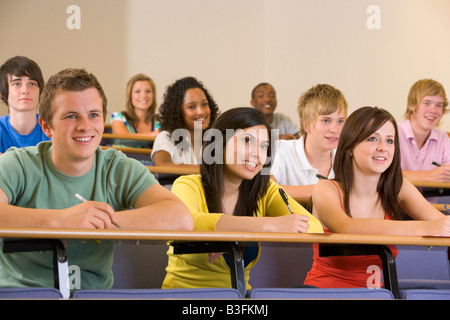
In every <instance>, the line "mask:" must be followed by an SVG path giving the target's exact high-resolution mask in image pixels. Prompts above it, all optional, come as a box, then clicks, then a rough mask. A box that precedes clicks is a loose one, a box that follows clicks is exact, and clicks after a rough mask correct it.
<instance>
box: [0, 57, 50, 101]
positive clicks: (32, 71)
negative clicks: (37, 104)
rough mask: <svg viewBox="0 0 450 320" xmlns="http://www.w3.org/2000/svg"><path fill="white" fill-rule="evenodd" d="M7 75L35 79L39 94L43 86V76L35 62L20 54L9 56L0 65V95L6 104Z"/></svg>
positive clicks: (7, 93)
mask: <svg viewBox="0 0 450 320" xmlns="http://www.w3.org/2000/svg"><path fill="white" fill-rule="evenodd" d="M9 76H16V77H29V78H30V79H32V80H35V81H36V82H37V83H38V87H39V94H40V93H41V92H42V89H43V88H44V77H43V76H42V72H41V68H39V66H38V64H37V63H36V62H34V61H33V60H31V59H29V58H27V57H22V56H16V57H13V58H10V59H8V60H7V61H6V62H5V63H4V64H3V65H2V66H1V67H0V97H1V99H2V101H3V102H4V103H5V104H6V105H7V106H8V95H9V89H8V88H9V84H8V78H9Z"/></svg>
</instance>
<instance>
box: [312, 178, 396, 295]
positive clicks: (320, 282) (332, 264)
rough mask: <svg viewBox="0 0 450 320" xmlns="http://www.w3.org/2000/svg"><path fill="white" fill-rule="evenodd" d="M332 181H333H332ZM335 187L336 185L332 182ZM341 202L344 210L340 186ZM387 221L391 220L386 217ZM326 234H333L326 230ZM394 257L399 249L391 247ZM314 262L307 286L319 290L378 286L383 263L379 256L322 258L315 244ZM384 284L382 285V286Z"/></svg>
mask: <svg viewBox="0 0 450 320" xmlns="http://www.w3.org/2000/svg"><path fill="white" fill-rule="evenodd" d="M330 181H332V180H330ZM332 182H333V183H334V184H335V185H336V183H335V182H334V181H332ZM336 188H337V189H338V192H339V198H340V200H341V207H342V209H344V206H343V203H342V197H341V193H340V190H339V188H338V186H337V185H336ZM385 219H386V220H390V218H389V216H387V215H386V217H385ZM324 231H325V233H331V232H330V231H329V230H327V229H325V230H324ZM389 248H390V249H391V251H392V253H393V255H394V257H396V256H397V253H398V249H397V247H395V246H389ZM313 249H314V261H313V265H312V267H311V270H310V271H309V272H308V274H307V276H306V279H305V282H304V284H305V285H312V286H316V287H318V288H361V287H368V286H369V285H373V286H376V283H374V281H376V279H377V277H376V275H375V272H378V271H377V270H379V271H380V272H381V270H382V262H381V259H380V258H379V257H378V256H375V255H364V256H334V257H320V256H319V245H318V244H317V243H314V245H313ZM382 285H383V284H382V283H381V284H380V286H382Z"/></svg>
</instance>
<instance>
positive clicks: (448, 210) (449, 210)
mask: <svg viewBox="0 0 450 320" xmlns="http://www.w3.org/2000/svg"><path fill="white" fill-rule="evenodd" d="M444 207H445V209H447V212H448V213H450V209H449V208H448V207H447V205H446V204H444Z"/></svg>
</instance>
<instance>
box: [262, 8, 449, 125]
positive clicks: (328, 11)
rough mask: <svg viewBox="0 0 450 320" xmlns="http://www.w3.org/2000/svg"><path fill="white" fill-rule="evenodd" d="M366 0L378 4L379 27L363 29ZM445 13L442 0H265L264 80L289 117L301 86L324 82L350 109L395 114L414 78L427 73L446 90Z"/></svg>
mask: <svg viewBox="0 0 450 320" xmlns="http://www.w3.org/2000/svg"><path fill="white" fill-rule="evenodd" d="M370 5H377V6H378V8H379V13H380V14H379V18H380V27H381V28H380V29H369V28H368V27H367V20H369V22H371V20H370V19H371V17H372V14H371V13H367V9H368V8H369V6H370ZM370 12H372V11H370ZM449 18H450V1H448V0H431V1H423V0H372V1H369V0H339V1H336V0H318V1H296V0H269V1H267V10H266V29H267V35H266V38H265V39H266V51H267V55H266V61H265V64H266V78H267V80H268V81H272V82H273V83H274V85H275V86H276V88H277V91H278V105H279V107H280V109H282V110H284V111H286V113H288V112H289V114H290V115H291V117H295V116H296V104H297V100H298V98H299V97H300V94H301V93H302V92H303V91H305V90H307V89H309V88H310V87H311V86H313V85H315V84H317V83H329V84H331V85H334V86H336V87H337V88H338V89H340V90H342V92H343V93H344V95H345V97H346V98H347V101H348V103H349V109H350V112H351V111H353V110H355V109H356V108H358V107H361V106H364V105H377V106H380V107H384V108H385V109H387V110H389V111H391V113H392V114H393V115H394V116H395V117H396V119H397V120H402V119H403V114H404V111H405V109H406V98H407V95H408V92H409V88H410V87H411V85H412V84H413V83H414V82H415V81H417V80H419V79H422V78H433V79H435V80H437V81H439V82H441V83H442V84H443V85H444V87H445V88H446V89H447V96H449V95H450V63H449V60H450V19H449ZM449 117H450V115H448V116H446V117H444V122H443V125H442V127H441V128H442V129H446V130H447V131H450V119H448V118H449ZM297 118H298V117H297Z"/></svg>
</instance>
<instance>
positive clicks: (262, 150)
mask: <svg viewBox="0 0 450 320" xmlns="http://www.w3.org/2000/svg"><path fill="white" fill-rule="evenodd" d="M268 147H269V133H268V131H267V127H266V126H265V125H257V126H253V127H250V128H247V129H244V130H238V131H237V132H236V134H235V135H234V136H233V137H231V138H230V139H229V140H228V142H227V144H226V148H225V175H226V177H228V179H230V180H233V179H237V180H238V181H241V180H244V179H246V180H251V179H253V178H254V177H255V176H256V175H257V174H258V172H260V171H261V169H262V167H263V166H264V164H265V162H266V160H267V150H268Z"/></svg>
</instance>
